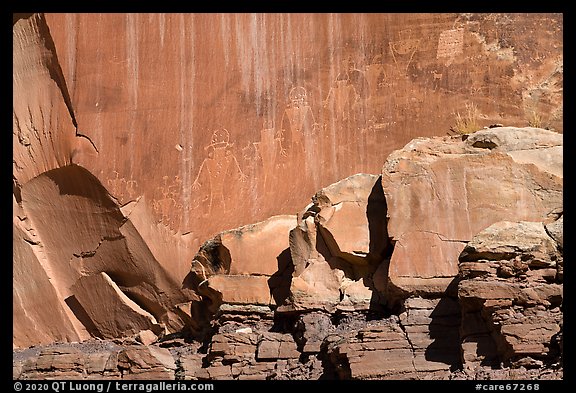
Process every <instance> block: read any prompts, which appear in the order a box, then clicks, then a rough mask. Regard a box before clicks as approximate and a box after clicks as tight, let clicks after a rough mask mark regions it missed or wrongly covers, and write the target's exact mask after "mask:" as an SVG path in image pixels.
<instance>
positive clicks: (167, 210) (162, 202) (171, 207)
mask: <svg viewBox="0 0 576 393" xmlns="http://www.w3.org/2000/svg"><path fill="white" fill-rule="evenodd" d="M168 178H169V177H168V176H163V177H162V179H163V180H164V182H163V185H162V186H161V187H158V188H157V191H158V192H159V193H160V194H161V195H162V198H160V199H157V200H154V201H152V207H153V209H154V211H156V213H158V214H159V215H160V222H162V223H164V224H166V225H171V224H173V221H174V220H175V218H172V217H175V215H174V212H175V211H180V210H181V209H182V204H180V203H178V202H177V201H178V196H179V194H178V190H180V188H181V186H182V180H180V177H179V176H175V177H174V181H173V183H172V184H170V185H168Z"/></svg>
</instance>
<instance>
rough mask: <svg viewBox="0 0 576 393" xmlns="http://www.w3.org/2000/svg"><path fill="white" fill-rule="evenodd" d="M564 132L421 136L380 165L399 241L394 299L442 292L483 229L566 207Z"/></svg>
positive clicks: (392, 271)
mask: <svg viewBox="0 0 576 393" xmlns="http://www.w3.org/2000/svg"><path fill="white" fill-rule="evenodd" d="M561 167H562V136H561V135H558V134H557V133H554V132H552V131H547V130H542V129H533V128H514V127H499V128H492V129H488V130H483V131H479V132H478V133H474V134H472V135H470V136H469V137H468V138H460V137H446V138H431V139H428V138H418V139H415V140H413V141H412V142H410V143H409V144H408V145H406V146H405V147H404V148H403V149H401V150H398V151H396V152H394V153H392V154H391V155H390V156H389V157H388V159H387V160H386V163H385V165H384V168H383V170H382V187H383V188H384V193H385V194H386V201H387V204H388V215H389V217H390V218H389V224H388V233H389V236H390V237H391V238H392V241H393V242H394V243H395V248H394V253H393V255H392V257H391V260H390V266H389V281H388V282H380V281H379V282H378V284H379V286H378V289H379V290H381V291H383V292H384V293H386V294H387V298H388V300H389V301H390V302H394V299H402V298H405V297H407V296H409V295H411V294H416V295H423V296H430V295H433V296H438V295H439V294H441V293H443V292H444V291H445V290H446V289H447V288H448V286H449V284H450V283H451V282H452V280H453V278H454V277H455V276H456V274H457V273H458V256H459V254H460V252H461V251H462V249H463V248H464V246H465V245H466V243H467V242H469V241H470V240H471V239H472V236H474V235H475V234H476V233H477V232H479V231H481V230H482V229H484V228H486V227H487V226H489V225H491V224H493V223H495V222H497V221H501V220H518V221H522V220H526V221H542V222H545V223H550V222H552V221H554V220H555V219H556V218H557V217H558V216H559V213H561V211H562V169H561Z"/></svg>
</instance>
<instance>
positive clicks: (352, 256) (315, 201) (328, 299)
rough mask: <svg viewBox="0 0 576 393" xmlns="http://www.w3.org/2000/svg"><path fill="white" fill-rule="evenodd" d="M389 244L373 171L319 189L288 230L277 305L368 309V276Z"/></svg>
mask: <svg viewBox="0 0 576 393" xmlns="http://www.w3.org/2000/svg"><path fill="white" fill-rule="evenodd" d="M389 248H390V245H389V243H388V237H387V231H386V200H385V199H384V194H383V192H382V188H381V186H380V180H379V177H378V176H376V175H369V174H356V175H353V176H350V177H348V178H346V179H344V180H341V181H340V182H337V183H334V184H332V185H330V186H328V187H326V188H324V189H322V190H320V191H319V192H317V193H316V194H315V195H314V197H313V198H312V203H311V204H310V205H309V206H307V208H306V209H305V210H304V211H303V212H301V213H300V214H299V215H298V225H297V227H296V228H294V229H293V230H292V231H291V232H290V254H291V256H292V263H293V266H294V272H293V274H292V279H291V284H290V295H289V297H288V299H287V301H286V304H284V305H283V306H282V308H281V309H280V310H281V311H289V310H325V311H334V310H335V309H336V308H339V309H341V310H359V309H365V310H367V309H370V307H371V306H373V305H374V303H377V302H378V300H377V294H376V293H375V292H374V291H373V284H372V276H373V274H374V271H375V270H376V268H377V267H378V265H379V264H380V263H381V262H382V261H383V260H384V258H385V256H386V255H387V254H386V253H387V252H388V251H389ZM375 299H376V300H375Z"/></svg>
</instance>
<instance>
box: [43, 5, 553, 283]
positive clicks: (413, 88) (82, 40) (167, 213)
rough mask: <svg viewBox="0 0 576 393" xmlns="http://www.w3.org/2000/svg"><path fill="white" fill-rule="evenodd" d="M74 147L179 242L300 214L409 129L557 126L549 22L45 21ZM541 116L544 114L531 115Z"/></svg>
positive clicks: (189, 251) (186, 17)
mask: <svg viewBox="0 0 576 393" xmlns="http://www.w3.org/2000/svg"><path fill="white" fill-rule="evenodd" d="M46 19H47V23H48V26H49V28H50V33H51V35H52V37H53V39H54V43H55V46H56V52H57V54H58V61H59V63H60V66H61V67H62V71H63V75H64V79H65V80H66V83H67V87H68V90H69V95H70V102H71V106H72V108H73V111H74V114H75V116H76V120H77V122H78V128H79V130H80V132H81V133H83V134H85V135H87V136H89V137H90V139H91V140H92V141H93V142H94V144H95V146H96V147H97V148H98V151H99V152H100V153H99V155H98V158H93V157H90V158H88V157H86V156H85V155H83V154H78V156H76V158H75V162H77V163H79V164H82V165H84V166H86V167H87V168H88V169H89V170H90V171H91V172H92V173H94V174H95V175H96V176H97V177H98V178H99V179H100V181H101V182H102V184H104V185H105V187H106V188H107V189H108V190H109V191H110V192H111V193H112V194H113V195H114V196H115V197H117V198H118V200H119V201H120V203H121V204H123V203H126V202H128V201H131V200H135V199H136V198H138V197H140V196H142V195H143V196H145V198H146V207H147V209H148V210H149V211H150V213H151V217H152V220H153V222H156V223H157V222H160V223H161V225H163V226H166V227H168V228H169V230H170V231H172V232H177V233H179V234H183V233H187V236H186V238H185V241H184V244H181V245H179V246H178V248H179V249H181V250H183V251H182V254H181V255H180V257H179V258H166V260H171V262H166V263H169V268H170V270H171V271H173V272H176V276H177V277H179V278H180V279H182V278H183V277H184V276H185V275H186V272H187V266H188V263H189V261H190V259H191V258H192V257H193V255H194V253H195V252H196V251H197V249H198V247H199V246H200V245H201V244H202V243H203V241H204V240H206V239H207V238H208V237H210V236H211V235H213V234H215V233H217V232H220V231H222V230H225V229H229V228H235V227H238V226H240V225H245V224H248V223H252V222H256V221H261V220H263V219H266V218H267V217H270V216H271V215H275V214H294V213H295V212H297V211H299V210H300V209H301V208H302V206H303V205H305V204H306V203H307V201H308V197H309V195H312V194H313V193H314V192H316V190H318V189H320V188H322V187H323V186H326V185H328V184H331V183H333V182H336V181H338V180H340V179H342V178H345V177H347V176H349V175H352V174H354V173H358V172H364V173H379V171H380V167H381V165H382V160H383V157H385V156H386V155H387V154H388V153H390V152H391V151H393V150H394V149H397V148H400V147H402V146H403V145H404V144H406V143H407V142H408V141H409V140H411V139H412V138H414V137H416V136H420V135H438V134H445V133H446V132H448V131H449V129H450V127H455V126H456V122H457V121H456V119H457V116H456V115H457V114H461V115H462V117H464V118H465V117H466V113H467V106H466V105H467V104H468V105H469V106H471V105H473V106H474V108H476V110H477V111H476V113H473V114H472V118H471V119H470V122H469V123H475V124H468V125H469V126H471V127H473V126H477V127H479V128H481V127H482V126H485V125H489V124H492V123H502V122H505V123H513V124H516V125H528V122H529V121H533V122H535V121H537V120H539V121H540V122H541V123H542V124H540V125H541V126H545V125H550V126H552V127H554V128H556V129H558V130H562V117H561V115H562V101H561V99H562V90H561V89H562V49H563V47H562V16H561V15H558V14H505V15H504V14H464V15H461V14H370V15H367V14H49V15H47V16H46ZM538 117H539V119H538Z"/></svg>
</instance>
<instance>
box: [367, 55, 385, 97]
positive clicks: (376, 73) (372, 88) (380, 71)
mask: <svg viewBox="0 0 576 393" xmlns="http://www.w3.org/2000/svg"><path fill="white" fill-rule="evenodd" d="M365 75H366V80H367V82H368V89H369V96H370V97H373V96H375V95H378V94H379V92H380V90H381V89H382V87H383V86H384V83H385V80H386V72H385V71H384V62H383V60H382V55H376V56H374V57H373V58H372V62H371V63H370V64H368V65H367V66H366V71H365Z"/></svg>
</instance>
